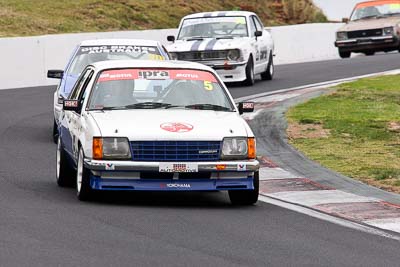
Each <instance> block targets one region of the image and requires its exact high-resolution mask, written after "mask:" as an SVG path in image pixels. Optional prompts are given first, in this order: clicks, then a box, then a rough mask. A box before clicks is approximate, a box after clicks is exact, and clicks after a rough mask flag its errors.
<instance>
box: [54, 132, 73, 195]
mask: <svg viewBox="0 0 400 267" xmlns="http://www.w3.org/2000/svg"><path fill="white" fill-rule="evenodd" d="M56 160H57V167H56V180H57V184H58V186H60V187H72V186H73V185H74V177H75V176H76V172H75V170H74V169H73V168H72V166H71V165H70V164H69V162H68V159H67V155H66V152H65V151H64V148H63V147H62V144H61V138H60V137H58V140H57V156H56Z"/></svg>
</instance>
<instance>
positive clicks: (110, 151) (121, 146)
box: [93, 137, 131, 160]
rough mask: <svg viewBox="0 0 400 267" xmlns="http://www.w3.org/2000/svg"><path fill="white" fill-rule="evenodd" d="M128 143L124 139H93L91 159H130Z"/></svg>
mask: <svg viewBox="0 0 400 267" xmlns="http://www.w3.org/2000/svg"><path fill="white" fill-rule="evenodd" d="M130 158H131V150H130V147H129V141H128V139H127V138H125V137H103V138H102V137H93V159H98V160H101V159H115V160H122V159H130Z"/></svg>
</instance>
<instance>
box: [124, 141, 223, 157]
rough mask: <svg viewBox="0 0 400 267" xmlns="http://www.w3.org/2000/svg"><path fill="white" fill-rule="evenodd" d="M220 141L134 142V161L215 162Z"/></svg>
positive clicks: (132, 146)
mask: <svg viewBox="0 0 400 267" xmlns="http://www.w3.org/2000/svg"><path fill="white" fill-rule="evenodd" d="M221 143H222V142H220V141H135V142H131V149H132V160H134V161H217V160H219V155H220V150H221Z"/></svg>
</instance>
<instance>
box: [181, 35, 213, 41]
mask: <svg viewBox="0 0 400 267" xmlns="http://www.w3.org/2000/svg"><path fill="white" fill-rule="evenodd" d="M205 38H210V37H209V36H192V37H188V38H186V39H185V41H202V40H204V39H205Z"/></svg>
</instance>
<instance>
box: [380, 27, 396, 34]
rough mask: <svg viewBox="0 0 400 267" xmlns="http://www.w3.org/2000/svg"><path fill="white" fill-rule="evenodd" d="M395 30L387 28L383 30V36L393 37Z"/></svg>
mask: <svg viewBox="0 0 400 267" xmlns="http://www.w3.org/2000/svg"><path fill="white" fill-rule="evenodd" d="M393 33H394V29H393V27H385V28H383V34H384V35H393Z"/></svg>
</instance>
